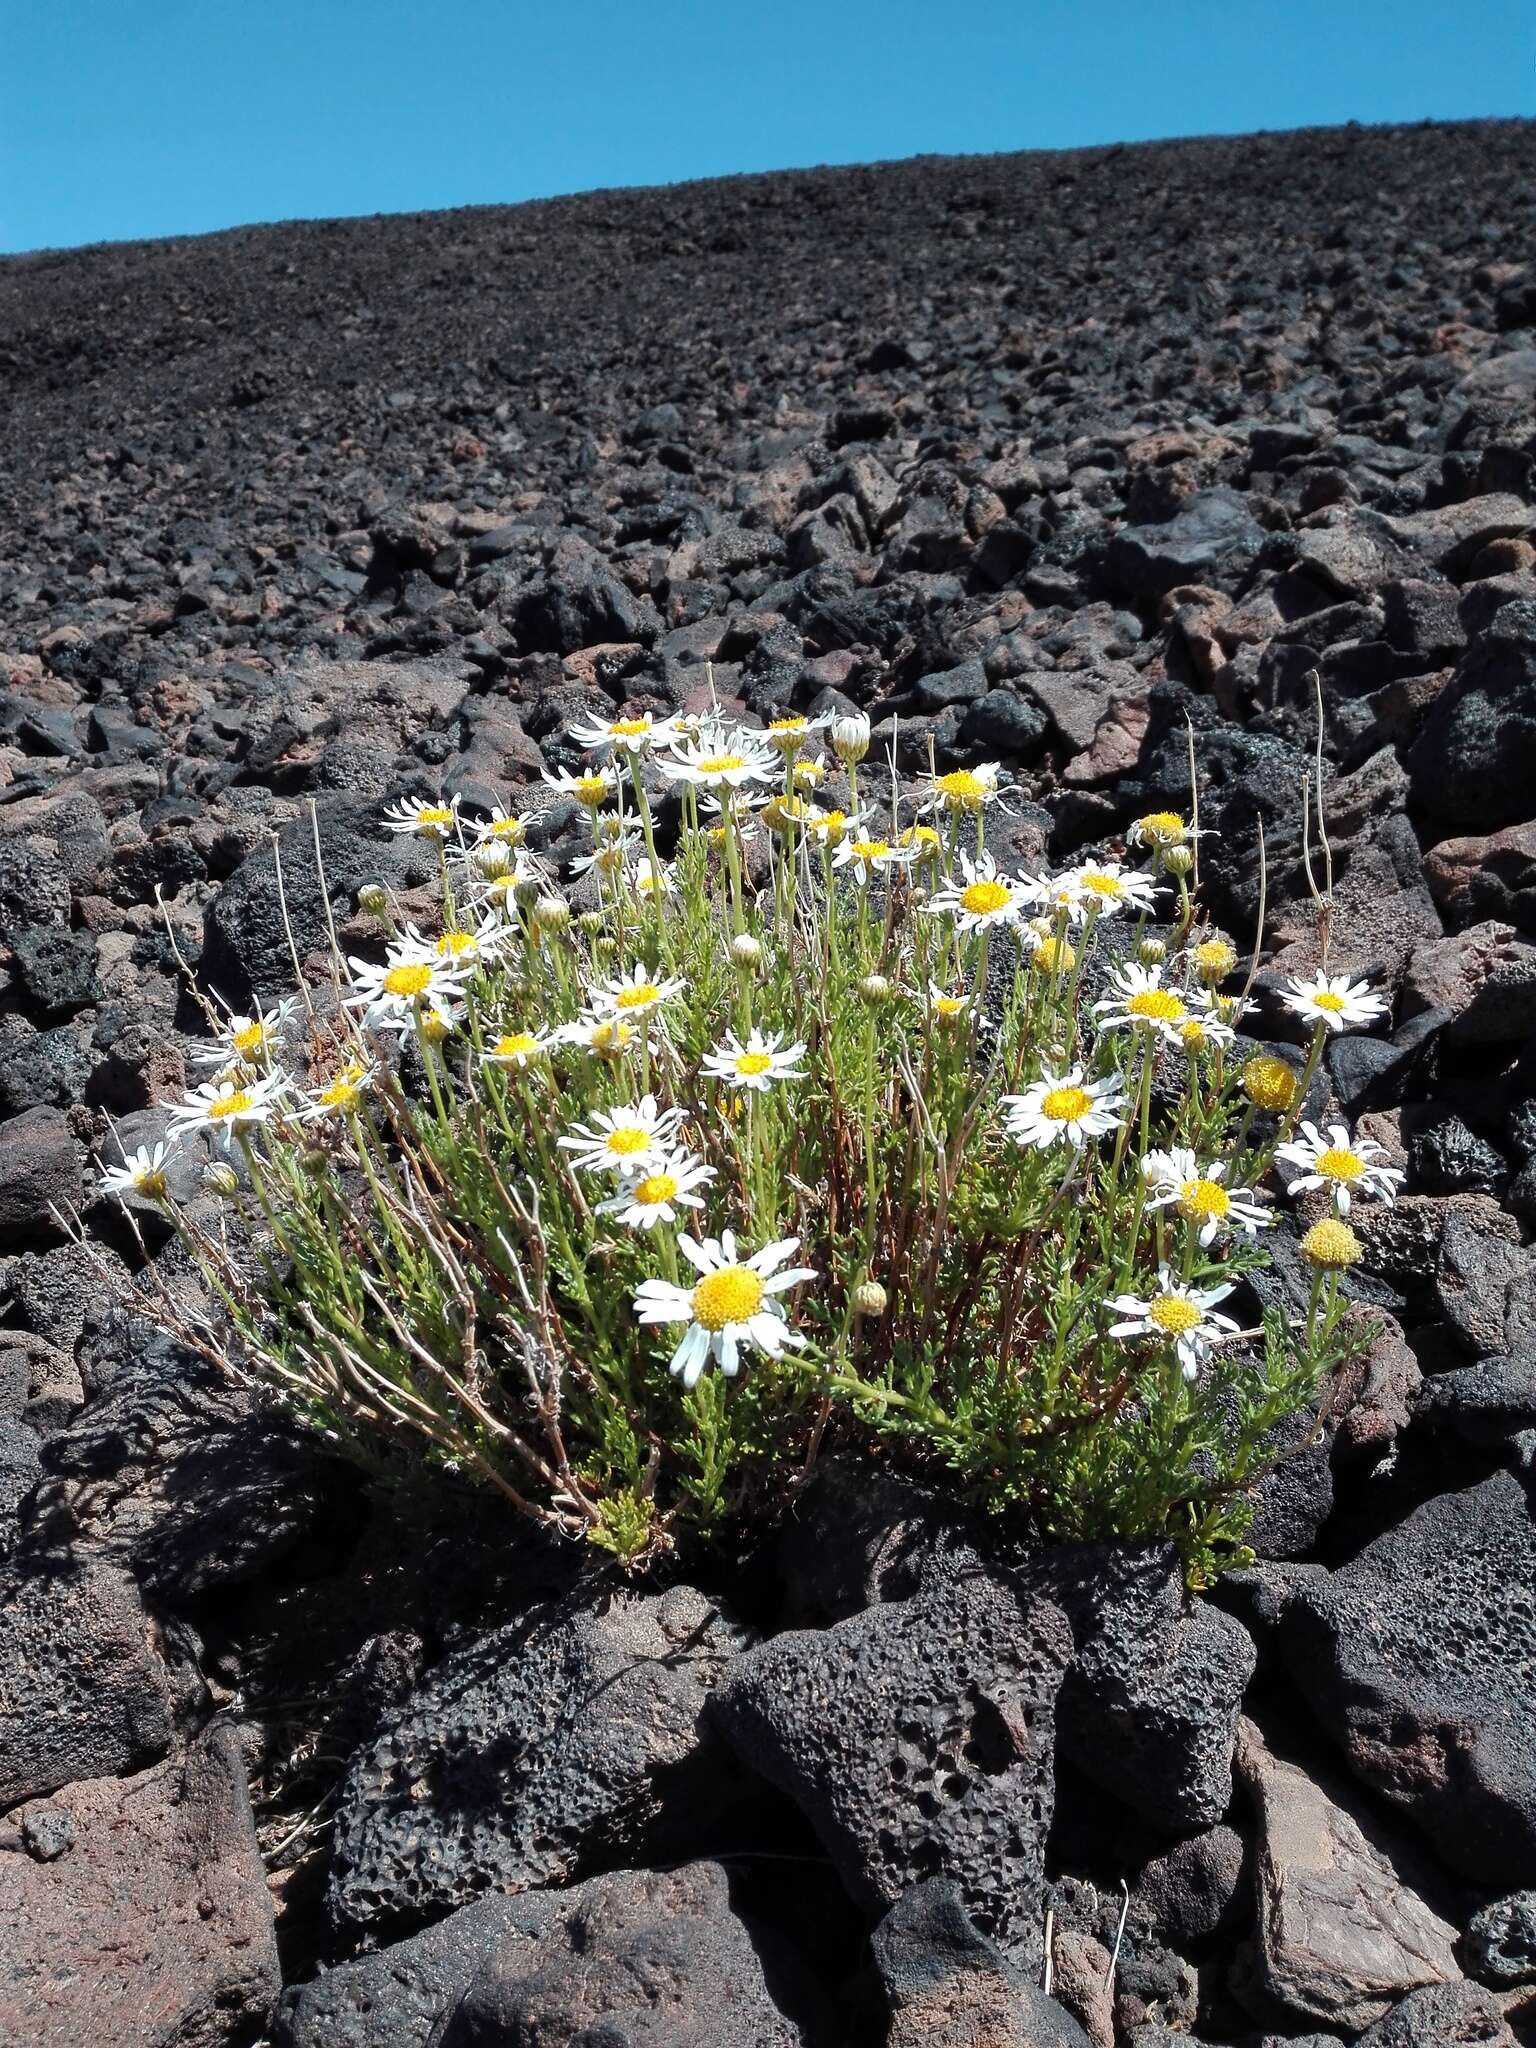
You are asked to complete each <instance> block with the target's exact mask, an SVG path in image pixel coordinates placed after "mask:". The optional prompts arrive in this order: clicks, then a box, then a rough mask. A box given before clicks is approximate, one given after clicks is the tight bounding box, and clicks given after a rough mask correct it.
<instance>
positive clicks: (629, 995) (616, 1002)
mask: <svg viewBox="0 0 1536 2048" xmlns="http://www.w3.org/2000/svg"><path fill="white" fill-rule="evenodd" d="M659 994H660V990H659V989H658V988H657V986H656V984H655V982H654V981H637V982H632V983H630V984H629V985H628V986H626V987H624V988H621V989H620V990H619V993H618V994H617V995H616V996H615V997H614V999H613V1006H614V1008H615V1009H616V1010H648V1009H649V1008H650V1006H651V1004H652V1003H654V1002H655V1001H656V999H657V997H658V995H659Z"/></svg>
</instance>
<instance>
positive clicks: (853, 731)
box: [831, 711, 869, 767]
mask: <svg viewBox="0 0 1536 2048" xmlns="http://www.w3.org/2000/svg"><path fill="white" fill-rule="evenodd" d="M831 740H832V751H833V753H834V754H836V756H837V758H838V759H839V761H841V762H842V763H843V764H844V766H845V767H847V766H851V765H852V764H853V763H855V762H858V761H862V760H863V758H864V756H865V755H866V754H867V753H868V752H869V720H868V719H867V718H866V717H865V716H864V714H863V712H862V711H856V712H854V713H852V714H851V716H849V717H847V718H835V719H834V720H833V721H832V732H831Z"/></svg>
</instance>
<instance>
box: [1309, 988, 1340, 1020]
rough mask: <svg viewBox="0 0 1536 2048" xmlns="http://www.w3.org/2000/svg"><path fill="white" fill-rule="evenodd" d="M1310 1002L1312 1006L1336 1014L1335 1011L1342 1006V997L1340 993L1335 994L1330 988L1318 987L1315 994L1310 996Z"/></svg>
mask: <svg viewBox="0 0 1536 2048" xmlns="http://www.w3.org/2000/svg"><path fill="white" fill-rule="evenodd" d="M1312 1002H1313V1006H1314V1008H1316V1009H1319V1010H1332V1011H1333V1012H1334V1013H1335V1015H1337V1013H1338V1012H1339V1011H1340V1010H1342V1009H1343V1007H1344V998H1343V997H1342V996H1341V995H1335V994H1334V992H1333V990H1332V989H1331V988H1322V989H1319V990H1318V992H1317V994H1316V995H1315V996H1314V997H1313V998H1312Z"/></svg>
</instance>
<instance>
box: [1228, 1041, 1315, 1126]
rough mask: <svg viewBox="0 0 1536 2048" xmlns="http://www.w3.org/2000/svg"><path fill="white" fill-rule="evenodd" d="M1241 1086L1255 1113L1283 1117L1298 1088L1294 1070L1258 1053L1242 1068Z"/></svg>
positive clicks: (1267, 1054)
mask: <svg viewBox="0 0 1536 2048" xmlns="http://www.w3.org/2000/svg"><path fill="white" fill-rule="evenodd" d="M1242 1085H1243V1093H1244V1094H1245V1095H1246V1096H1247V1098H1248V1100H1249V1101H1250V1102H1251V1103H1252V1104H1253V1106H1254V1108H1255V1109H1267V1110H1268V1111H1269V1112H1270V1114H1271V1115H1272V1116H1283V1115H1284V1114H1285V1112H1286V1111H1287V1110H1288V1109H1289V1108H1290V1107H1291V1105H1292V1104H1293V1103H1294V1102H1295V1100H1296V1091H1297V1089H1298V1088H1299V1086H1300V1085H1301V1084H1300V1080H1299V1077H1298V1076H1297V1073H1296V1070H1295V1068H1294V1067H1291V1066H1288V1065H1287V1064H1286V1062H1285V1061H1284V1060H1278V1059H1276V1058H1275V1057H1274V1056H1273V1055H1272V1054H1270V1053H1258V1054H1256V1055H1255V1057H1254V1058H1253V1059H1251V1060H1249V1062H1248V1064H1247V1065H1246V1066H1245V1067H1244V1068H1243V1075H1242Z"/></svg>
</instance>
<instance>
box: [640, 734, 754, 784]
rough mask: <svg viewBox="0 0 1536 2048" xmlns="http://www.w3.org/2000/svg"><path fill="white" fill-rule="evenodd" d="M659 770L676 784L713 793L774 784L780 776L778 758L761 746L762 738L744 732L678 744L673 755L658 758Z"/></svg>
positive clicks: (695, 739)
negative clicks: (690, 785) (755, 785)
mask: <svg viewBox="0 0 1536 2048" xmlns="http://www.w3.org/2000/svg"><path fill="white" fill-rule="evenodd" d="M657 766H658V767H659V768H660V769H661V772H662V774H663V775H665V776H667V777H669V778H670V780H672V781H673V782H691V783H693V784H695V785H696V786H697V787H699V788H701V789H713V790H721V789H731V790H736V789H742V788H744V787H745V786H746V784H748V783H750V782H774V781H776V780H777V779H778V775H779V762H778V757H777V756H776V755H775V754H774V753H773V752H772V751H771V750H770V749H769V748H767V747H765V746H764V745H763V744H762V741H761V737H760V735H758V734H756V733H748V732H746V731H744V730H743V729H741V728H738V729H737V730H735V731H734V732H730V733H726V732H721V731H719V730H706V731H704V732H702V733H700V734H699V735H698V736H697V738H694V739H690V740H686V741H675V742H674V743H673V751H672V752H671V753H670V754H662V755H659V756H658V757H657Z"/></svg>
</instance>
